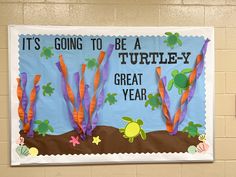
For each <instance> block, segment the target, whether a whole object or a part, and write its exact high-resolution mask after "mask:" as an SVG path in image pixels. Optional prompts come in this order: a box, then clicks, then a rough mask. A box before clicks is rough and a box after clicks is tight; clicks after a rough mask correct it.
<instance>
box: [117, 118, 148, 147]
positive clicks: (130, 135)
mask: <svg viewBox="0 0 236 177" xmlns="http://www.w3.org/2000/svg"><path fill="white" fill-rule="evenodd" d="M122 119H123V120H124V121H125V122H127V125H126V126H125V128H120V129H119V131H120V133H124V135H123V137H124V138H127V139H128V141H129V142H130V143H133V141H134V138H135V137H137V136H138V135H140V136H141V138H142V139H143V140H146V138H147V135H146V133H145V132H144V130H143V129H142V128H141V126H142V125H143V121H142V120H141V119H137V120H136V121H134V120H133V119H132V118H130V117H122Z"/></svg>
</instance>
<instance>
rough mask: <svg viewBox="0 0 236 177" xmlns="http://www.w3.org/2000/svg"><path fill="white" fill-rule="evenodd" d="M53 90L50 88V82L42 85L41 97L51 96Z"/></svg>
mask: <svg viewBox="0 0 236 177" xmlns="http://www.w3.org/2000/svg"><path fill="white" fill-rule="evenodd" d="M54 90H55V89H54V88H52V86H51V82H49V83H47V84H46V85H43V96H46V94H47V95H48V96H51V95H52V94H53V92H54Z"/></svg>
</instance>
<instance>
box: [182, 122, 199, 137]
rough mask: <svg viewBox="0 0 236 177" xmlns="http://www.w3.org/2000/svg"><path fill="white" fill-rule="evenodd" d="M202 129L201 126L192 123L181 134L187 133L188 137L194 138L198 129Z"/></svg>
mask: <svg viewBox="0 0 236 177" xmlns="http://www.w3.org/2000/svg"><path fill="white" fill-rule="evenodd" d="M199 127H202V125H201V124H194V123H193V122H192V121H190V122H189V123H188V125H187V126H186V127H185V128H184V129H183V132H187V133H188V137H189V138H190V137H195V136H198V135H199V133H198V128H199Z"/></svg>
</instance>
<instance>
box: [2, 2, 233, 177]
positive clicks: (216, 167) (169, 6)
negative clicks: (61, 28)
mask: <svg viewBox="0 0 236 177" xmlns="http://www.w3.org/2000/svg"><path fill="white" fill-rule="evenodd" d="M8 24H27V25H28V24H37V25H39V24H41V25H115V26H214V27H215V40H216V46H215V52H216V72H215V77H216V86H215V90H216V95H215V105H216V109H215V110H216V114H215V115H216V117H215V152H216V161H215V162H214V163H206V164H152V165H148V164H145V165H141V164H140V165H106V166H104V165H98V166H96V165H92V166H64V167H21V168H11V167H9V128H8V127H9V114H8V95H9V91H8V67H7V65H8V56H7V51H8V49H7V48H8V46H7V25H8ZM0 82H1V84H0V104H1V110H0V176H1V177H15V176H17V177H21V176H22V177H32V176H33V177H56V176H58V177H59V176H60V177H68V176H74V177H78V176H82V177H100V176H101V177H115V176H116V177H118V176H122V177H152V176H155V177H156V176H158V177H195V176H196V177H236V117H235V109H236V106H235V94H236V0H146V1H145V0H120V1H119V0H58V1H56V0H0Z"/></svg>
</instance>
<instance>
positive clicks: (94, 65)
mask: <svg viewBox="0 0 236 177" xmlns="http://www.w3.org/2000/svg"><path fill="white" fill-rule="evenodd" d="M85 61H87V64H86V66H87V68H88V69H91V70H92V69H93V68H97V67H98V63H97V60H96V59H95V58H86V59H85Z"/></svg>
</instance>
